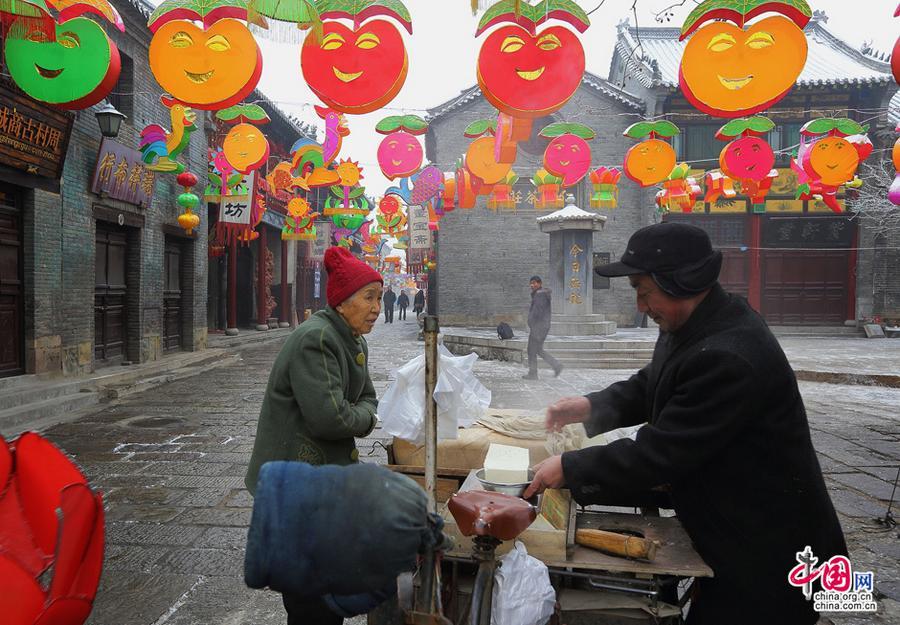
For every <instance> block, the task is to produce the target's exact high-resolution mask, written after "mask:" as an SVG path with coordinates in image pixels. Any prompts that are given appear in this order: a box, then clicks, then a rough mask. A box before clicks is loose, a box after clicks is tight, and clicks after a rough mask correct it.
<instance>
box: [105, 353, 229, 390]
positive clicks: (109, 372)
mask: <svg viewBox="0 0 900 625" xmlns="http://www.w3.org/2000/svg"><path fill="white" fill-rule="evenodd" d="M222 357H223V352H222V350H219V349H205V350H202V351H197V352H181V353H178V354H172V355H169V356H165V357H163V358H162V359H161V360H157V361H154V362H151V363H145V364H142V365H136V366H133V365H126V366H120V367H107V368H104V369H99V370H97V371H96V372H95V373H94V374H93V375H91V377H90V381H91V383H92V385H93V386H94V387H95V388H102V387H106V386H112V385H127V384H130V383H132V382H134V381H135V380H141V379H147V378H152V377H155V376H157V375H162V374H164V373H166V372H168V371H172V370H173V369H183V368H195V369H198V371H197V372H198V373H199V371H200V370H202V369H203V367H205V366H207V365H209V364H210V363H214V362H216V361H217V360H219V359H220V358H222Z"/></svg>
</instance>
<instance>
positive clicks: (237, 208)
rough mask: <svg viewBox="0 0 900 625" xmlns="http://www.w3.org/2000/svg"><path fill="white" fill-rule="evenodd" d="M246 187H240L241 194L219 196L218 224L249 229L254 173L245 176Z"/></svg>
mask: <svg viewBox="0 0 900 625" xmlns="http://www.w3.org/2000/svg"><path fill="white" fill-rule="evenodd" d="M246 182H247V184H246V185H243V184H242V185H240V187H239V188H240V189H241V190H242V191H244V192H243V193H238V194H235V195H225V196H221V200H220V202H219V222H221V223H223V224H233V225H234V226H247V227H250V225H251V223H250V213H251V212H252V209H253V196H254V192H253V187H254V183H255V172H251V173H250V174H248V175H247V176H246Z"/></svg>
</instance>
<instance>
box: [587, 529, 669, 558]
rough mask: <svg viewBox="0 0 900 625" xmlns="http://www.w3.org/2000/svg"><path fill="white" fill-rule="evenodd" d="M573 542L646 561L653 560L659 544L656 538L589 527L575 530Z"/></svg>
mask: <svg viewBox="0 0 900 625" xmlns="http://www.w3.org/2000/svg"><path fill="white" fill-rule="evenodd" d="M575 542H576V543H578V544H579V545H583V546H585V547H590V548H591V549H597V550H599V551H605V552H606V553H610V554H613V555H616V556H625V557H626V558H642V559H644V560H648V561H652V560H653V558H654V557H655V556H656V550H657V548H659V546H660V545H659V541H658V540H648V539H646V538H639V537H637V536H628V535H626V534H616V533H615V532H607V531H605V530H590V529H581V530H575Z"/></svg>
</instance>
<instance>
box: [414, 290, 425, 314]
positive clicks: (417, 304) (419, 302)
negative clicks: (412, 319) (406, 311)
mask: <svg viewBox="0 0 900 625" xmlns="http://www.w3.org/2000/svg"><path fill="white" fill-rule="evenodd" d="M423 310H425V291H423V290H422V289H419V290H418V291H416V295H415V297H413V314H414V315H415V316H416V317H418V316H419V313H420V312H422V311H423Z"/></svg>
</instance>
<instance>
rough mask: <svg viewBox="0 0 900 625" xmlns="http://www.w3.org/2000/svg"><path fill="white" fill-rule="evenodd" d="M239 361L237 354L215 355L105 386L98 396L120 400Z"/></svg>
mask: <svg viewBox="0 0 900 625" xmlns="http://www.w3.org/2000/svg"><path fill="white" fill-rule="evenodd" d="M239 360H240V355H239V354H228V355H224V356H223V355H222V354H217V355H216V357H215V358H214V359H206V360H204V361H202V362H197V363H192V364H190V365H188V366H185V367H180V368H178V369H171V370H168V371H165V372H164V373H160V374H159V375H153V376H149V377H141V378H137V379H133V380H128V381H123V382H120V383H114V384H105V385H103V386H102V387H101V388H100V396H101V397H102V398H103V399H106V400H113V399H122V398H123V397H127V396H129V395H133V394H135V393H140V392H143V391H149V390H150V389H153V388H156V387H157V386H161V385H163V384H168V383H169V382H175V381H177V380H183V379H184V378H189V377H191V376H194V375H197V374H198V373H203V372H205V371H209V370H211V369H215V368H216V367H221V366H224V365H230V364H234V363H236V362H238V361H239Z"/></svg>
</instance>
